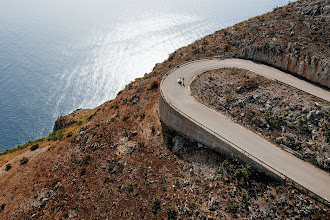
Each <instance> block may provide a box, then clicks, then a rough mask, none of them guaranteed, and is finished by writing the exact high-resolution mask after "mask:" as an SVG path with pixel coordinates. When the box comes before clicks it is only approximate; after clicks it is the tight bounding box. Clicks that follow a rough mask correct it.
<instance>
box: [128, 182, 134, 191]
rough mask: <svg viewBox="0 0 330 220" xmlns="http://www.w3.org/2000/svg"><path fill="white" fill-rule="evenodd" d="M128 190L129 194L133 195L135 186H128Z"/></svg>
mask: <svg viewBox="0 0 330 220" xmlns="http://www.w3.org/2000/svg"><path fill="white" fill-rule="evenodd" d="M127 190H128V192H129V193H132V192H133V190H134V189H133V185H132V184H129V185H128V186H127Z"/></svg>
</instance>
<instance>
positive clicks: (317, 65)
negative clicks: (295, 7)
mask: <svg viewBox="0 0 330 220" xmlns="http://www.w3.org/2000/svg"><path fill="white" fill-rule="evenodd" d="M295 51H296V50H295V49H294V46H293V44H292V43H288V45H287V46H286V47H285V46H283V45H275V44H273V43H266V44H264V45H260V46H258V45H252V46H250V47H247V48H244V49H242V50H241V51H240V52H239V53H238V54H236V56H237V57H239V58H243V59H250V60H255V61H259V62H264V63H267V64H270V65H272V66H275V67H277V68H279V69H282V70H285V71H288V72H291V73H293V74H296V75H299V76H301V77H303V78H306V79H308V80H310V81H312V82H315V83H318V84H320V85H323V86H326V87H328V88H330V74H329V70H330V62H329V60H326V59H322V58H319V57H317V56H308V55H297V54H296V53H294V52H295Z"/></svg>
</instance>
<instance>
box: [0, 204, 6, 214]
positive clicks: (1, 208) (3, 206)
mask: <svg viewBox="0 0 330 220" xmlns="http://www.w3.org/2000/svg"><path fill="white" fill-rule="evenodd" d="M5 207H6V203H4V204H2V205H1V206H0V212H1V211H2V210H4V209H5Z"/></svg>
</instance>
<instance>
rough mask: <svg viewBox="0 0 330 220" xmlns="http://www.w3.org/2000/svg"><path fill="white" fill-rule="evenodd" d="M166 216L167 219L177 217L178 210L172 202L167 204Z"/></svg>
mask: <svg viewBox="0 0 330 220" xmlns="http://www.w3.org/2000/svg"><path fill="white" fill-rule="evenodd" d="M167 216H168V219H177V217H178V211H177V209H176V207H175V205H173V203H171V204H169V205H168V206H167Z"/></svg>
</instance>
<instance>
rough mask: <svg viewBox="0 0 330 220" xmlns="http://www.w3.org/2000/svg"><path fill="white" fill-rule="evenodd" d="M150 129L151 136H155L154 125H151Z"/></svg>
mask: <svg viewBox="0 0 330 220" xmlns="http://www.w3.org/2000/svg"><path fill="white" fill-rule="evenodd" d="M150 129H151V133H152V134H155V132H156V130H155V125H154V124H152V125H151V126H150Z"/></svg>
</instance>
